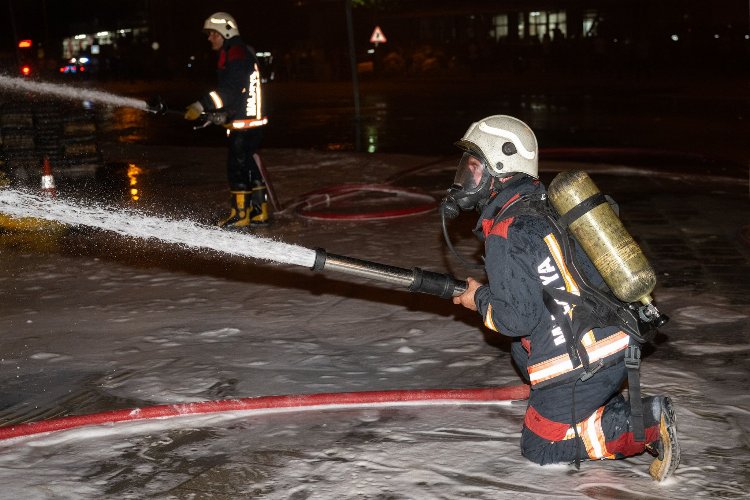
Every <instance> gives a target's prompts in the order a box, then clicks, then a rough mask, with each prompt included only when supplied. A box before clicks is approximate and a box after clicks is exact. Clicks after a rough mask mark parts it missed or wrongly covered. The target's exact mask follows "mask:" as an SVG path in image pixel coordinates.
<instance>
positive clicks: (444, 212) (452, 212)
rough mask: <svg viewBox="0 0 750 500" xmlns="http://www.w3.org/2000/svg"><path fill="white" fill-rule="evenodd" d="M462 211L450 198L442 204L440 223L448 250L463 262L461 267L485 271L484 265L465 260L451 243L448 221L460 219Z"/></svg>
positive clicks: (446, 198)
mask: <svg viewBox="0 0 750 500" xmlns="http://www.w3.org/2000/svg"><path fill="white" fill-rule="evenodd" d="M460 211H461V209H460V208H459V206H458V204H457V203H456V202H455V201H454V200H453V199H452V198H451V197H450V196H446V197H445V198H443V201H442V202H441V203H440V223H441V225H442V227H443V239H444V240H445V244H446V245H447V246H448V249H449V250H450V251H451V253H452V254H453V255H455V256H456V259H458V261H459V262H461V265H463V266H464V267H466V268H467V269H484V264H472V263H471V262H468V261H466V259H464V258H463V257H462V256H461V254H460V253H458V251H457V250H456V249H455V247H454V246H453V243H452V242H451V237H450V235H449V234H448V223H447V221H448V220H449V219H450V220H453V219H455V218H456V217H458V214H459V213H460Z"/></svg>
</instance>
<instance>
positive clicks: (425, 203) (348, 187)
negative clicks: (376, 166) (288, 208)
mask: <svg viewBox="0 0 750 500" xmlns="http://www.w3.org/2000/svg"><path fill="white" fill-rule="evenodd" d="M368 192H369V193H387V194H392V195H395V196H398V197H400V198H401V199H402V200H404V199H408V200H411V201H414V202H416V204H414V205H412V206H409V207H404V208H386V209H381V210H372V211H363V212H356V213H352V212H347V213H333V212H328V211H325V210H320V207H322V206H325V207H328V206H330V205H331V204H332V203H334V202H339V201H341V200H343V199H346V198H351V197H354V196H358V195H361V194H363V193H368ZM300 200H301V201H298V202H296V203H293V205H292V206H293V207H294V208H295V211H296V213H297V214H298V215H300V216H301V217H305V218H307V219H315V220H377V219H393V218H396V217H406V216H409V215H417V214H422V213H426V212H429V211H431V210H434V209H435V208H436V207H437V200H436V199H435V198H434V197H432V196H430V195H429V194H426V193H423V192H420V191H417V190H414V189H407V188H400V187H396V186H392V185H389V184H342V185H338V186H333V187H330V188H326V189H321V190H318V191H312V192H310V193H307V194H304V195H302V196H301V198H300Z"/></svg>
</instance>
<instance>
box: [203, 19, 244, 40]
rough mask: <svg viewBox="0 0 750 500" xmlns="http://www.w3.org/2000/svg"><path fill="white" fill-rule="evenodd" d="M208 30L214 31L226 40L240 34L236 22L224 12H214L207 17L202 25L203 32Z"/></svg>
mask: <svg viewBox="0 0 750 500" xmlns="http://www.w3.org/2000/svg"><path fill="white" fill-rule="evenodd" d="M208 30H213V31H216V32H217V33H219V34H220V35H221V36H223V37H224V38H225V39H227V40H228V39H230V38H232V37H233V36H237V35H239V34H240V30H239V28H237V21H235V20H234V18H233V17H232V16H231V15H230V14H227V13H226V12H214V13H213V14H211V15H210V16H208V19H206V20H205V22H204V23H203V31H208Z"/></svg>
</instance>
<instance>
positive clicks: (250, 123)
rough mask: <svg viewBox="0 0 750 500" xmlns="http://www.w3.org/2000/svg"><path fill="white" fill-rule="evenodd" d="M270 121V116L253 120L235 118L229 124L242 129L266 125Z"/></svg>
mask: <svg viewBox="0 0 750 500" xmlns="http://www.w3.org/2000/svg"><path fill="white" fill-rule="evenodd" d="M266 123H268V118H261V119H259V120H258V119H252V120H234V121H232V123H230V124H229V126H230V127H231V128H233V129H242V128H253V127H260V126H261V125H265V124H266Z"/></svg>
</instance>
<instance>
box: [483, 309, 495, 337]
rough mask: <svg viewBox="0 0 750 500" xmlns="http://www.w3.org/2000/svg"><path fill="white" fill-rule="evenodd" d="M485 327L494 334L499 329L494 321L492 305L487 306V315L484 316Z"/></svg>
mask: <svg viewBox="0 0 750 500" xmlns="http://www.w3.org/2000/svg"><path fill="white" fill-rule="evenodd" d="M484 326H486V327H487V328H489V329H490V330H492V331H493V332H496V331H497V327H495V322H494V321H492V304H490V305H488V306H487V314H485V315H484Z"/></svg>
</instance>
